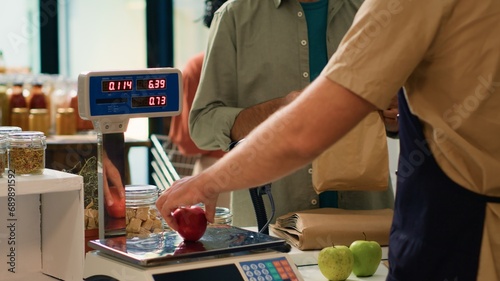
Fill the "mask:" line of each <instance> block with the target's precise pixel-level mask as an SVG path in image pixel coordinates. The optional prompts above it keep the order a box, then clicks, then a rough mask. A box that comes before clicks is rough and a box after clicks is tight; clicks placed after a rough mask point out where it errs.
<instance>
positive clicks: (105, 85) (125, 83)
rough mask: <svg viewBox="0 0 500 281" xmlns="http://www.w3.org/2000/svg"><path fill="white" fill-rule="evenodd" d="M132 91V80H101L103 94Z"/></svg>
mask: <svg viewBox="0 0 500 281" xmlns="http://www.w3.org/2000/svg"><path fill="white" fill-rule="evenodd" d="M132 89H133V82H132V80H103V81H102V91H103V92H118V91H131V90H132Z"/></svg>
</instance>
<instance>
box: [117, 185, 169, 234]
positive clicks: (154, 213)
mask: <svg viewBox="0 0 500 281" xmlns="http://www.w3.org/2000/svg"><path fill="white" fill-rule="evenodd" d="M157 199H158V187H156V186H155V185H127V186H125V206H126V217H125V222H126V232H127V237H128V238H133V237H140V238H145V237H150V236H151V235H152V234H157V233H161V232H163V230H164V224H165V223H164V220H163V218H162V217H161V215H160V212H159V211H158V209H157V208H156V205H155V203H156V200H157Z"/></svg>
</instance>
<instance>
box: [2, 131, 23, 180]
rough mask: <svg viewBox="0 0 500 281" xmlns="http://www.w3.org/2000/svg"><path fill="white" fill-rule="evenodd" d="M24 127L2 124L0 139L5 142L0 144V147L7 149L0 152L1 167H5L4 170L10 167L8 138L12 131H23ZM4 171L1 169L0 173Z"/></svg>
mask: <svg viewBox="0 0 500 281" xmlns="http://www.w3.org/2000/svg"><path fill="white" fill-rule="evenodd" d="M21 131H22V129H21V127H16V126H0V139H4V140H5V141H4V143H3V144H0V147H2V148H3V149H5V151H2V152H0V156H1V157H0V158H2V159H0V161H1V163H0V168H1V167H3V168H4V170H7V168H8V167H9V155H8V153H7V143H8V138H9V135H10V134H11V133H16V132H21ZM2 145H4V146H2ZM1 173H3V171H2V169H0V174H1Z"/></svg>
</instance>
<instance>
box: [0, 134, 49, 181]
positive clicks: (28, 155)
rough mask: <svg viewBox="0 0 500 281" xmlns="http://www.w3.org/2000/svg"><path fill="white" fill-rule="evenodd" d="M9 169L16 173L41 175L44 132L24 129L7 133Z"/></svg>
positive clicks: (44, 142) (43, 159)
mask: <svg viewBox="0 0 500 281" xmlns="http://www.w3.org/2000/svg"><path fill="white" fill-rule="evenodd" d="M7 148H8V153H9V169H11V170H13V171H14V172H15V173H16V175H41V174H43V170H44V168H45V149H46V148H47V143H46V138H45V134H44V133H42V132H38V131H24V132H15V133H11V134H9V138H8V144H7Z"/></svg>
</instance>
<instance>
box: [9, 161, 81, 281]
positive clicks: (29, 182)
mask: <svg viewBox="0 0 500 281" xmlns="http://www.w3.org/2000/svg"><path fill="white" fill-rule="evenodd" d="M8 186H9V182H8V173H7V172H6V173H5V174H4V177H3V178H1V179H0V272H1V273H0V280H1V281H3V280H9V281H17V280H33V281H46V280H57V279H60V280H65V281H72V280H79V281H81V280H82V279H83V263H84V215H83V211H84V208H83V178H82V177H81V176H78V175H73V174H69V173H65V172H59V171H56V170H51V169H45V170H44V173H43V175H36V176H23V177H20V176H16V177H15V191H16V194H15V196H12V194H10V195H9V194H8ZM12 198H14V199H12ZM13 200H15V201H13ZM9 202H11V204H10V206H11V207H12V202H15V216H13V217H11V216H10V211H11V210H9V209H8V207H9ZM12 219H15V220H12ZM11 223H13V224H14V226H15V227H9V226H12V225H11ZM14 239H15V245H12V241H14ZM9 242H11V243H10V245H9ZM14 246H15V252H14V253H15V259H14V260H15V271H16V272H15V273H12V272H10V271H9V268H11V265H13V264H9V262H10V259H11V258H10V257H8V255H9V254H11V253H12V251H11V247H14Z"/></svg>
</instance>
